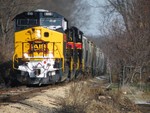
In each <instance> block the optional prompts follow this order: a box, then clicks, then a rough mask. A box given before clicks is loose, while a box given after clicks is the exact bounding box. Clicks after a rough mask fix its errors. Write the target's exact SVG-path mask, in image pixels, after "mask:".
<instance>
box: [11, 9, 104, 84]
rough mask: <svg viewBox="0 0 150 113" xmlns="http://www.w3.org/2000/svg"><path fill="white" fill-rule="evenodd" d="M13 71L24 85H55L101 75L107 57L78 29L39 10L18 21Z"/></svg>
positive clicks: (20, 17)
mask: <svg viewBox="0 0 150 113" xmlns="http://www.w3.org/2000/svg"><path fill="white" fill-rule="evenodd" d="M14 20H15V40H14V55H13V68H14V69H15V70H16V71H17V78H18V80H19V81H20V82H23V81H25V82H26V83H27V84H39V85H41V84H51V83H55V82H59V81H64V80H66V79H72V78H76V77H77V76H78V75H80V74H81V73H83V72H85V70H86V72H91V73H94V74H98V73H99V72H102V71H103V70H104V69H103V68H104V55H103V53H102V52H101V51H100V50H99V48H97V47H96V46H95V45H94V44H93V43H92V42H90V41H88V39H87V38H86V37H85V36H83V32H81V31H80V30H79V29H78V28H76V27H71V28H68V21H67V19H65V18H64V17H63V16H62V15H60V14H58V13H56V12H49V11H47V10H43V9H38V10H35V11H29V12H23V13H21V14H18V15H17V16H16V17H15V18H14Z"/></svg>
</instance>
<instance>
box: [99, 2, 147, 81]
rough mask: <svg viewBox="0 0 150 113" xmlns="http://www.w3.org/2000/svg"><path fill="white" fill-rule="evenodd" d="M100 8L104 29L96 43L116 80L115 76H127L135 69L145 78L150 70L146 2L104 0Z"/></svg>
mask: <svg viewBox="0 0 150 113" xmlns="http://www.w3.org/2000/svg"><path fill="white" fill-rule="evenodd" d="M104 9H105V10H104V11H105V23H104V28H105V29H104V31H103V33H104V35H103V36H102V38H101V43H100V44H99V45H100V46H101V48H103V52H104V53H105V55H106V56H107V58H108V67H109V68H110V69H111V71H112V73H113V74H114V75H115V74H116V78H117V79H118V76H125V77H124V78H126V79H129V78H130V79H131V78H132V77H133V74H135V73H137V72H138V73H142V75H141V76H142V78H145V77H144V76H146V79H147V78H148V76H149V73H150V1H149V0H107V4H106V5H105V6H104ZM137 70H138V71H137ZM139 70H140V71H141V72H140V71H139ZM145 72H146V73H147V74H145ZM125 73H126V74H125ZM128 74H129V75H128ZM127 75H128V76H127ZM131 76H132V77H131ZM126 81H127V80H126Z"/></svg>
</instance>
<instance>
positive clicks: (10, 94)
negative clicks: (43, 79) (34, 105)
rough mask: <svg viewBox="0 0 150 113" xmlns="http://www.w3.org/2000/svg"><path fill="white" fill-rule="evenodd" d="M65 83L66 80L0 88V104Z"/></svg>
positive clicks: (24, 97) (28, 96)
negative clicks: (42, 84) (50, 83)
mask: <svg viewBox="0 0 150 113" xmlns="http://www.w3.org/2000/svg"><path fill="white" fill-rule="evenodd" d="M64 85H66V82H62V83H58V84H56V85H47V86H41V87H36V86H34V87H27V86H20V87H15V88H8V89H3V90H0V104H3V103H7V102H12V103H13V102H18V101H21V100H24V99H27V98H30V97H32V96H35V95H36V93H39V92H41V93H42V92H43V91H44V90H47V89H49V88H57V87H61V86H64Z"/></svg>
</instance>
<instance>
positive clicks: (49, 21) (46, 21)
mask: <svg viewBox="0 0 150 113" xmlns="http://www.w3.org/2000/svg"><path fill="white" fill-rule="evenodd" d="M40 25H41V26H47V27H49V26H60V27H62V19H59V18H42V19H41V20H40Z"/></svg>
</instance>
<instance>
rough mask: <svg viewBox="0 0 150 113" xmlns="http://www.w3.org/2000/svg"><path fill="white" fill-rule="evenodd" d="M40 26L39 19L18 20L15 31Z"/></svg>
mask: <svg viewBox="0 0 150 113" xmlns="http://www.w3.org/2000/svg"><path fill="white" fill-rule="evenodd" d="M38 25H39V23H38V19H17V20H16V27H15V29H16V31H19V30H23V29H27V28H30V27H34V26H38Z"/></svg>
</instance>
